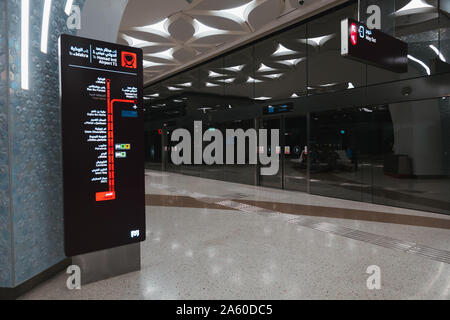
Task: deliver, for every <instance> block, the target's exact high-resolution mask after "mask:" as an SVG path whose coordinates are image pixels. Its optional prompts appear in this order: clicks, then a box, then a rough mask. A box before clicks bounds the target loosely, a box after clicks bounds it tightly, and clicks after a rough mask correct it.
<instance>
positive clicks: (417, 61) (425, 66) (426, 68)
mask: <svg viewBox="0 0 450 320" xmlns="http://www.w3.org/2000/svg"><path fill="white" fill-rule="evenodd" d="M408 59H410V60H412V61H414V62H416V63H418V64H420V65H421V66H422V67H423V68H424V69H425V71H426V72H427V74H428V75H430V74H431V69H430V67H428V66H427V65H426V64H425V63H424V62H423V61H422V60H419V59H417V58H416V57H413V56H412V55H410V54H408Z"/></svg>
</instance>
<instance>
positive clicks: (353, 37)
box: [350, 23, 358, 46]
mask: <svg viewBox="0 0 450 320" xmlns="http://www.w3.org/2000/svg"><path fill="white" fill-rule="evenodd" d="M350 41H351V42H352V45H354V46H356V44H357V43H358V28H357V27H356V24H354V23H352V25H351V26H350Z"/></svg>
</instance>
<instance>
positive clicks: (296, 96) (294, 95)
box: [291, 93, 300, 98]
mask: <svg viewBox="0 0 450 320" xmlns="http://www.w3.org/2000/svg"><path fill="white" fill-rule="evenodd" d="M299 97H300V96H299V95H298V94H296V93H294V94H293V95H292V96H291V98H299Z"/></svg>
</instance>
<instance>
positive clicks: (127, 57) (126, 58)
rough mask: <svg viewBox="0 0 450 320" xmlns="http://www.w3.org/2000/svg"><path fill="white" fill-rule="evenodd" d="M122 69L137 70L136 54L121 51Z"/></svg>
mask: <svg viewBox="0 0 450 320" xmlns="http://www.w3.org/2000/svg"><path fill="white" fill-rule="evenodd" d="M122 67H124V68H130V69H136V68H137V56H136V53H133V52H126V51H122Z"/></svg>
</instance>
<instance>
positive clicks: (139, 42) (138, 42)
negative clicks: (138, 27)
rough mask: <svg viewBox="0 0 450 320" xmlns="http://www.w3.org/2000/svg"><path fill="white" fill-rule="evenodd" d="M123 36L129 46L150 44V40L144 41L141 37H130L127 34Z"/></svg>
mask: <svg viewBox="0 0 450 320" xmlns="http://www.w3.org/2000/svg"><path fill="white" fill-rule="evenodd" d="M124 38H125V40H126V41H127V42H128V44H129V45H130V46H131V47H141V46H142V47H143V46H144V45H151V44H152V42H148V41H145V40H141V39H137V38H133V37H130V36H129V35H126V34H125V35H124Z"/></svg>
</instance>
